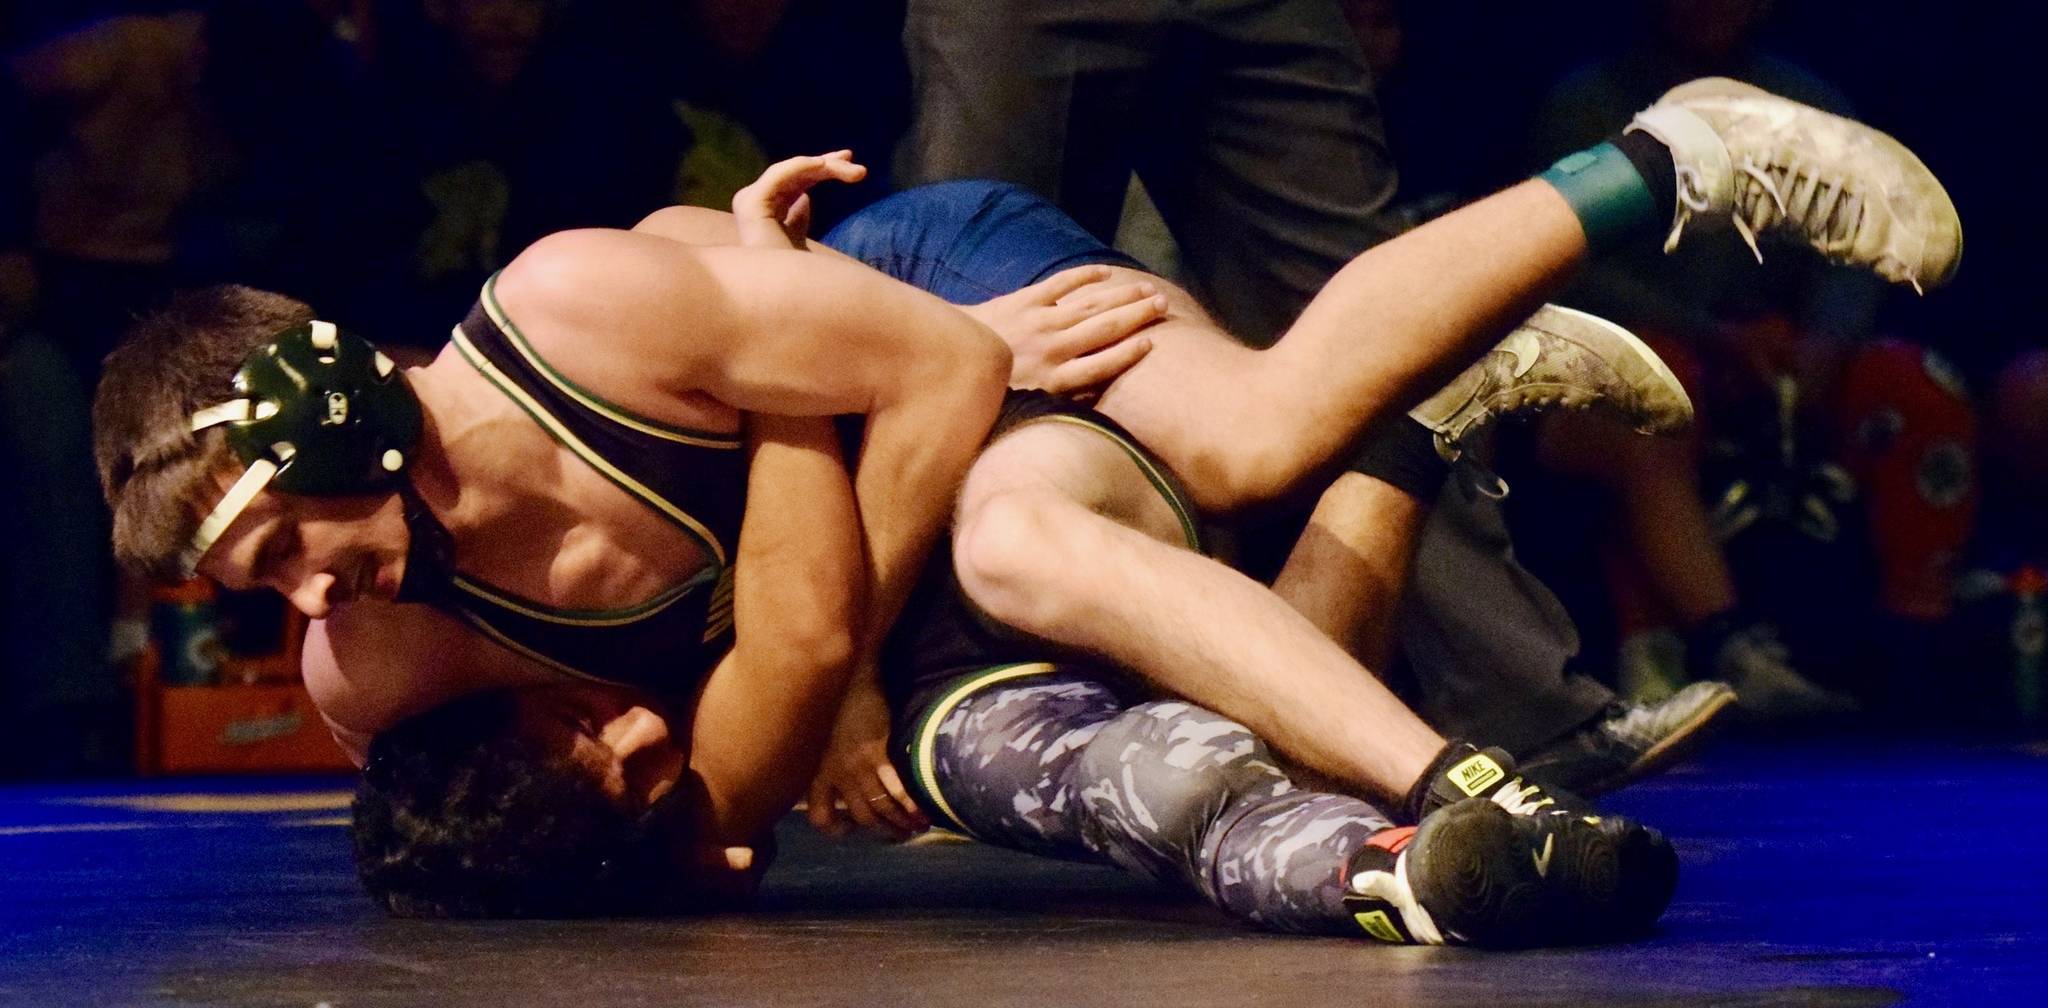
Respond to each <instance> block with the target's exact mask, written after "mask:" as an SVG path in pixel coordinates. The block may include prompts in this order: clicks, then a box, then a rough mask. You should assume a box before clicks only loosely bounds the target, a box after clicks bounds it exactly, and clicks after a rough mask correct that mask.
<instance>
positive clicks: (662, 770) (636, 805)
mask: <svg viewBox="0 0 2048 1008" xmlns="http://www.w3.org/2000/svg"><path fill="white" fill-rule="evenodd" d="M515 696H516V698H517V711H516V713H515V714H514V715H513V730H514V731H517V732H518V733H519V734H520V735H522V736H524V737H525V738H526V739H527V740H528V741H530V742H533V743H535V744H537V745H539V746H540V747H541V748H542V749H543V751H545V752H547V753H549V754H550V755H554V756H560V757H563V758H566V759H567V760H568V762H569V763H570V764H571V765H573V766H575V767H577V768H578V769H580V770H581V771H583V772H584V773H586V774H588V775H589V776H590V778H591V779H592V780H594V781H595V782H596V783H597V785H598V788H599V789H600V790H601V791H603V792H604V794H605V796H606V797H608V798H610V799H611V800H612V801H613V802H615V803H617V805H618V807H619V809H620V811H623V812H625V813H626V814H627V815H629V816H634V817H638V816H640V815H642V814H644V813H646V812H647V811H648V810H649V809H651V808H653V807H654V805H655V803H656V802H659V801H661V800H662V799H663V798H668V797H670V796H671V794H672V793H673V792H675V791H676V790H677V789H679V788H685V787H689V786H690V784H689V781H688V776H689V753H688V751H687V745H686V743H685V742H684V740H683V739H682V738H681V737H680V736H679V735H678V734H677V733H676V731H675V730H672V729H679V728H680V726H681V725H682V721H681V720H680V715H679V714H678V713H677V712H676V711H675V709H674V708H672V707H670V706H669V705H667V704H665V703H662V702H661V701H659V700H657V699H655V698H654V697H652V696H649V695H648V694H646V693H644V692H641V691H639V690H633V689H628V688H626V687H622V686H611V685H605V684H601V683H591V682H580V681H579V682H565V683H560V684H555V685H550V686H543V687H537V688H532V689H523V690H520V691H518V692H517V693H516V694H515ZM683 800H684V801H686V802H687V801H689V800H690V799H689V798H688V797H685V798H684V799H683ZM670 809H671V811H670V813H669V814H671V815H674V816H678V817H681V818H680V819H679V820H678V821H676V822H672V823H671V826H672V827H674V826H678V825H680V826H681V827H682V828H679V829H678V828H671V830H670V831H669V833H668V835H669V837H671V838H672V841H673V845H672V846H670V847H669V848H668V850H667V852H666V853H667V856H668V858H669V865H670V868H671V871H672V873H673V874H672V877H671V878H670V879H669V881H670V882H676V881H680V880H688V884H689V885H690V886H691V887H692V888H695V889H696V890H698V891H699V892H700V893H701V894H704V895H707V896H711V897H714V898H718V899H739V898H743V897H744V896H745V895H746V894H748V893H750V892H751V891H752V890H753V889H754V887H755V886H757V885H759V884H760V880H761V874H762V873H763V872H764V871H766V870H767V868H768V859H767V858H766V857H765V856H759V855H758V853H757V852H756V851H755V849H754V848H752V847H727V846H725V845H724V844H722V843H719V842H716V841H712V840H700V839H699V838H698V836H697V834H698V833H699V832H700V824H699V823H697V822H696V821H695V818H694V815H695V813H697V812H701V811H702V809H700V808H691V807H690V806H688V805H680V806H679V805H674V804H672V805H671V806H670Z"/></svg>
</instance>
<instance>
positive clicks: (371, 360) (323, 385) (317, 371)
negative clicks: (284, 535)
mask: <svg viewBox="0 0 2048 1008" xmlns="http://www.w3.org/2000/svg"><path fill="white" fill-rule="evenodd" d="M234 388H235V392H236V394H237V395H238V396H240V397H242V399H243V400H245V401H246V402H248V403H249V406H248V407H247V408H246V409H245V410H244V411H243V413H242V416H241V417H240V418H236V419H229V420H227V421H226V422H225V424H224V426H225V427H226V434H227V439H228V444H229V446H230V447H231V448H233V450H234V452H235V454H236V455H237V456H239V457H240V458H241V460H242V462H243V463H244V464H245V465H246V464H249V463H253V462H255V461H256V460H258V459H264V458H268V459H272V460H274V461H275V462H277V463H278V466H279V468H278V472H277V475H276V476H275V477H274V478H273V479H272V481H271V485H272V486H273V487H275V488H276V489H278V490H281V491H283V492H285V493H294V494H307V495H311V496H341V495H347V494H361V493H380V492H384V491H388V490H391V489H393V488H394V487H395V486H396V485H397V484H398V483H399V481H400V479H401V474H402V473H403V472H404V471H405V467H406V466H407V465H409V464H410V463H411V462H412V456H413V450H414V448H415V447H417V446H418V444H419V440H420V429H421V418H420V402H419V397H418V396H416V395H414V393H413V391H412V388H411V386H409V385H408V384H407V383H406V380H405V376H404V374H403V373H401V372H400V371H399V369H398V367H397V366H396V365H395V364H394V363H393V362H392V360H391V358H389V357H387V356H385V355H384V354H383V353H382V352H380V351H379V350H377V348H376V347H373V346H371V345H370V343H369V341H368V340H365V339H363V338H361V337H359V336H355V335H353V334H350V333H345V332H342V331H340V330H338V329H336V328H335V327H334V325H333V324H332V323H327V322H319V321H315V322H309V323H307V324H305V325H301V326H296V327H294V328H291V329H287V330H285V331H284V332H282V333H279V334H278V335H277V337H276V338H274V339H272V340H271V341H270V342H269V343H267V344H265V345H264V346H262V347H259V348H257V350H256V351H255V352H254V353H252V354H250V355H249V358H248V360H247V361H246V362H244V363H243V365H242V369H241V370H240V371H237V372H236V373H235V379H234Z"/></svg>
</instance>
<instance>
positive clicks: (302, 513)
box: [199, 472, 409, 619]
mask: <svg viewBox="0 0 2048 1008" xmlns="http://www.w3.org/2000/svg"><path fill="white" fill-rule="evenodd" d="M237 475H239V473H234V472H224V473H222V474H221V477H220V480H221V491H222V492H223V493H225V492H226V491H227V487H229V486H232V485H233V483H234V478H235V477H236V476H237ZM408 542H409V538H408V533H407V532H406V528H405V510H404V505H403V504H402V503H401V502H400V500H399V498H398V495H397V494H395V493H392V494H384V495H382V496H372V495H360V496H352V497H306V496H300V495H298V494H286V493H274V492H272V491H269V490H265V491H263V492H261V493H258V494H257V495H256V497H255V499H254V500H252V501H250V502H249V506H248V507H247V508H244V509H243V510H242V513H241V514H239V515H236V516H235V520H234V523H233V524H231V525H229V526H228V529H227V531H226V532H224V533H222V534H221V537H220V538H219V539H218V540H216V541H215V542H214V544H213V546H212V548H210V549H208V550H207V551H206V555H205V556H204V557H201V558H200V561H199V573H201V574H204V575H206V576H208V577H210V578H213V579H214V580H216V581H219V582H220V583H221V584H223V585H225V586H227V587H229V588H232V589H235V590H237V591H242V590H247V589H251V588H270V589H274V590H275V591H277V593H278V594H280V595H283V596H284V597H285V598H286V599H287V600H289V601H290V602H291V604H292V606H293V607H294V608H296V609H298V610H299V611H300V612H302V613H305V614H306V616H307V617H308V618H310V619H325V618H326V617H327V615H328V613H330V612H332V611H333V609H334V607H335V606H337V605H342V604H345V603H348V602H353V601H357V600H359V599H380V600H383V601H387V602H388V601H390V600H392V599H393V598H395V597H397V595H398V585H399V583H400V582H401V581H403V580H404V578H405V551H406V546H407V544H408Z"/></svg>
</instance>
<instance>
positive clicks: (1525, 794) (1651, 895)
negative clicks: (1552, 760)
mask: <svg viewBox="0 0 2048 1008" xmlns="http://www.w3.org/2000/svg"><path fill="white" fill-rule="evenodd" d="M1474 798H1479V799H1484V800H1486V801H1487V802H1490V803H1492V804H1493V805H1496V806H1498V807H1499V808H1500V809H1501V810H1502V811H1504V812H1507V813H1508V814H1509V815H1511V816H1513V817H1515V818H1518V819H1523V818H1526V819H1530V820H1532V821H1536V822H1539V823H1544V824H1548V825H1550V826H1556V827H1559V828H1562V827H1563V825H1565V824H1570V823H1579V824H1583V825H1587V826H1591V827H1594V828H1595V830H1596V831H1597V832H1598V833H1599V834H1600V835H1602V836H1604V837H1605V838H1606V839H1607V843H1608V844H1609V845H1610V846H1611V847H1612V848H1613V849H1614V851H1615V853H1616V858H1615V860H1613V861H1612V862H1608V863H1607V864H1609V865H1610V866H1611V867H1613V868H1614V875H1613V877H1612V878H1605V877H1602V876H1600V875H1598V874H1597V873H1598V872H1600V871H1602V870H1604V869H1603V868H1602V867H1601V863H1600V862H1586V863H1585V864H1584V865H1580V864H1579V863H1577V862H1570V863H1567V867H1568V869H1569V870H1570V871H1571V873H1572V874H1573V875H1575V876H1576V875H1578V874H1579V873H1581V872H1586V873H1592V874H1587V875H1586V877H1584V878H1577V877H1574V878H1568V879H1564V880H1561V881H1560V882H1559V886H1560V888H1559V889H1558V891H1559V892H1560V893H1564V894H1568V895H1569V896H1570V899H1569V900H1568V901H1566V902H1565V903H1564V904H1562V905H1563V906H1564V910H1563V911H1561V912H1562V913H1564V915H1565V916H1566V917H1567V918H1568V919H1569V920H1570V921H1573V922H1576V923H1574V924H1572V925H1570V926H1571V928H1572V931H1571V939H1572V940H1574V941H1594V940H1605V939H1609V938H1615V937H1621V936H1625V935H1632V934H1637V933H1640V932H1642V931H1645V930H1647V929H1648V928H1649V927H1650V925H1652V924H1655V923H1656V922H1657V918H1658V917H1660V916H1663V913H1664V907H1665V906H1666V905H1667V904H1669V903H1670V902H1671V894H1672V892H1673V890H1675V889H1676V888H1677V886H1678V852H1677V851H1676V850H1675V849H1673V848H1672V846H1671V842H1670V841H1669V840H1667V839H1665V837H1664V835H1663V834H1662V833H1659V832H1658V831H1656V830H1653V829H1650V828H1649V827H1647V826H1644V825H1642V824H1641V823H1637V822H1634V821H1632V820H1629V819H1625V818H1621V817H1618V816H1604V815H1601V814H1600V813H1599V811H1598V810H1596V809H1594V808H1593V806H1592V804H1591V803H1589V802H1587V801H1586V800H1585V799H1584V798H1581V797H1579V796H1578V795H1575V794H1572V793H1571V792H1569V791H1567V790H1565V789H1563V788H1560V787H1557V786H1555V785H1552V784H1549V783H1547V782H1539V781H1538V780H1536V779H1534V778H1532V777H1530V776H1528V775H1526V774H1524V773H1522V772H1521V770H1520V769H1519V768H1518V767H1517V766H1516V764H1515V761H1514V758H1513V757H1511V756H1509V755H1508V754H1507V752H1506V751H1505V750H1502V749H1484V750H1482V749H1478V748H1475V747H1473V746H1471V745H1469V744H1467V743H1463V742H1451V743H1448V744H1446V745H1445V746H1444V749H1443V751H1442V752H1441V753H1438V754H1437V757H1436V759H1435V760H1434V761H1432V762H1431V763H1430V767H1429V769H1428V770H1427V771H1425V772H1424V773H1423V775H1422V778H1421V779H1420V780H1418V781H1416V783H1415V785H1414V787H1413V788H1411V789H1410V790H1409V793H1408V797H1407V801H1406V803H1405V805H1404V808H1405V809H1406V810H1407V811H1408V812H1409V813H1410V814H1411V815H1412V816H1413V817H1414V819H1415V821H1417V822H1424V821H1427V820H1428V818H1429V817H1430V816H1431V815H1434V814H1435V813H1436V812H1438V811H1440V810H1442V809H1446V808H1449V807H1451V806H1453V805H1457V804H1461V803H1463V802H1465V801H1467V800H1470V799H1474ZM1554 926H1556V927H1560V928H1563V927H1566V925H1565V924H1563V923H1556V922H1554Z"/></svg>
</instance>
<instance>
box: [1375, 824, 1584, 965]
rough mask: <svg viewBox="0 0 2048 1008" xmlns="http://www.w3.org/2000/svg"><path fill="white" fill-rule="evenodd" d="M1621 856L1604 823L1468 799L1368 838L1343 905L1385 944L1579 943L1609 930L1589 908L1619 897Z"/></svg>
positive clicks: (1502, 945) (1516, 945) (1507, 945)
mask: <svg viewBox="0 0 2048 1008" xmlns="http://www.w3.org/2000/svg"><path fill="white" fill-rule="evenodd" d="M1620 860H1621V859H1620V853H1619V852H1618V851H1617V849H1616V847H1615V845H1614V842H1613V840H1612V838H1611V837H1610V836H1609V835H1608V833H1606V832H1605V831H1602V830H1601V829H1600V828H1599V827H1598V824H1595V823H1589V822H1587V821H1585V820H1584V819H1581V818H1579V817H1576V816H1541V817H1536V816H1516V815H1510V814H1509V813H1508V812H1507V810H1506V809H1503V808H1501V807H1500V806H1499V805H1496V804H1494V803H1493V802H1490V801H1488V800H1486V799H1484V798H1468V799H1466V800H1464V801H1462V802H1458V803H1456V804H1453V805H1447V806H1445V807H1443V808H1440V809H1437V810H1436V811H1435V812H1432V813H1430V814H1429V816H1427V817H1426V818H1424V819H1423V820H1422V824H1421V825H1420V826H1413V827H1405V828H1396V829H1388V830H1383V831H1381V832H1380V833H1378V834H1376V835H1374V836H1373V837H1372V839H1371V840H1369V841H1367V842H1366V845H1365V846H1364V847H1362V848H1360V849H1359V851H1358V853H1356V854H1354V855H1352V858H1351V861H1350V863H1349V865H1348V866H1347V867H1346V869H1345V886H1344V909H1345V910H1346V911H1347V912H1349V913H1350V914H1351V919H1352V920H1354V921H1356V922H1357V923H1358V926H1359V928H1361V929H1362V930H1364V931H1365V933H1366V934H1369V935H1371V936H1372V937H1374V938H1377V939H1379V940H1381V941H1385V942H1395V943H1399V944H1412V945H1477V946H1484V947H1491V948H1522V947H1527V946H1532V945H1567V944H1573V943H1576V942H1581V941H1587V940H1594V939H1597V938H1599V937H1602V936H1603V929H1602V928H1601V927H1599V926H1594V927H1588V924H1589V923H1592V922H1589V921H1588V919H1587V917H1586V916H1585V914H1584V911H1583V909H1582V908H1583V907H1585V906H1588V905H1602V904H1607V903H1611V902H1612V897H1611V890H1612V889H1613V888H1614V886H1615V883H1616V880H1617V878H1618V877H1619V875H1620ZM1588 890H1594V892H1589V891H1588Z"/></svg>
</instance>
